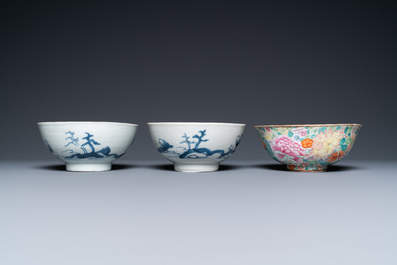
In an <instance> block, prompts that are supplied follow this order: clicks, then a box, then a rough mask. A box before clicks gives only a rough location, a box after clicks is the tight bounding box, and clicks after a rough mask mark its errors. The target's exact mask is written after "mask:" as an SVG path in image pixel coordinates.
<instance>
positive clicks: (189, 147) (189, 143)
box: [179, 133, 196, 150]
mask: <svg viewBox="0 0 397 265" xmlns="http://www.w3.org/2000/svg"><path fill="white" fill-rule="evenodd" d="M182 138H185V140H184V141H182V142H179V143H180V144H183V143H186V144H187V146H188V150H190V149H192V148H191V144H195V143H196V142H194V141H193V142H191V141H189V138H190V137H189V136H187V135H186V133H185V134H184V135H183V136H182Z"/></svg>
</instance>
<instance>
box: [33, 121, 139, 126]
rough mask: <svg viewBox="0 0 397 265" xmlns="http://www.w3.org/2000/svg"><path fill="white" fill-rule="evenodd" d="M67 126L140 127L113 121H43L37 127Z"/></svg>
mask: <svg viewBox="0 0 397 265" xmlns="http://www.w3.org/2000/svg"><path fill="white" fill-rule="evenodd" d="M65 124H109V125H116V124H117V125H126V126H134V127H137V126H139V125H138V124H135V123H127V122H113V121H41V122H38V123H37V125H65Z"/></svg>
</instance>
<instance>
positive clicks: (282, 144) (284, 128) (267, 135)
mask: <svg viewBox="0 0 397 265" xmlns="http://www.w3.org/2000/svg"><path fill="white" fill-rule="evenodd" d="M255 128H256V129H257V130H258V133H259V137H260V138H261V140H262V143H263V145H264V147H265V148H266V151H267V152H268V153H269V155H270V156H271V157H272V158H273V159H274V160H276V161H278V162H281V163H283V164H286V165H287V168H288V169H289V170H291V171H314V172H316V171H325V170H326V169H327V166H328V165H331V164H334V163H336V162H338V161H339V160H341V159H342V158H343V157H345V156H346V155H347V154H348V153H349V152H350V150H351V149H352V147H353V144H354V141H355V140H356V137H357V134H358V131H359V130H360V128H361V125H360V124H305V125H258V126H255Z"/></svg>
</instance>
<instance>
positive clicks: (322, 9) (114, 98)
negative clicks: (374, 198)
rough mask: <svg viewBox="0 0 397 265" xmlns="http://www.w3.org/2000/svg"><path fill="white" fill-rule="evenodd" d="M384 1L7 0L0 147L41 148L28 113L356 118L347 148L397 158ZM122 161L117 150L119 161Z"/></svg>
mask: <svg viewBox="0 0 397 265" xmlns="http://www.w3.org/2000/svg"><path fill="white" fill-rule="evenodd" d="M389 2H390V1H354V2H351V1H350V2H349V1H343V2H341V3H340V4H339V3H337V2H334V1H332V2H331V1H330V2H321V3H318V2H317V1H313V2H299V3H298V2H295V1H272V2H270V1H263V2H259V1H244V2H242V1H241V2H237V1H230V2H229V1H227V2H226V1H225V2H219V1H216V2H203V1H195V2H191V1H181V2H170V1H142V2H130V3H126V2H115V1H112V2H110V1H109V2H107V1H95V2H84V3H77V2H73V1H68V2H63V3H62V2H57V1H54V2H43V1H34V2H25V3H24V2H17V3H16V2H14V3H12V4H8V5H6V6H4V7H2V10H1V12H2V13H3V14H1V20H2V22H1V39H2V40H1V42H0V56H1V60H0V67H1V69H0V71H1V72H0V74H1V77H0V82H1V83H0V86H1V92H0V93H1V95H0V99H1V104H0V108H1V112H0V113H1V114H0V115H1V116H2V117H1V121H2V123H1V128H2V130H1V138H2V152H1V153H0V158H1V159H48V158H49V157H51V155H50V154H49V153H48V152H47V151H46V150H45V147H44V145H43V143H42V141H41V138H40V135H39V132H38V129H37V127H36V122H38V121H65V120H94V121H123V122H132V123H137V124H139V125H140V128H139V129H138V134H137V136H136V139H135V142H134V145H133V147H132V148H131V149H130V151H129V152H128V153H127V154H126V156H125V157H124V158H123V159H130V160H133V159H135V160H138V159H162V158H161V156H160V155H159V154H157V151H156V150H155V148H154V147H153V144H152V142H151V140H150V136H149V132H148V129H147V126H146V122H149V121H220V122H240V123H246V124H247V128H246V133H245V136H244V139H243V142H242V144H241V145H240V147H239V149H238V150H237V152H236V154H235V155H234V156H233V157H232V158H231V159H236V160H237V159H240V160H250V159H262V158H264V159H270V158H269V157H268V156H267V155H266V154H265V151H264V150H263V147H262V146H261V144H260V142H259V138H258V137H257V135H256V131H255V130H254V129H253V127H252V126H254V125H257V124H290V123H294V124H296V123H347V122H354V123H361V124H363V125H364V127H363V129H362V131H361V132H360V135H359V137H358V138H357V142H356V145H355V147H354V148H353V151H352V153H351V154H350V159H372V158H379V159H384V158H391V159H395V158H396V157H397V155H396V154H397V152H395V149H396V147H397V145H396V143H395V141H394V140H393V138H394V135H395V132H396V129H397V125H396V122H395V115H396V113H397V107H396V103H395V101H396V83H397V76H396V69H397V60H396V59H397V56H396V47H397V35H396V32H397V31H396V30H397V28H396V16H395V14H396V11H397V8H396V5H395V4H393V5H392V4H390V3H389ZM125 161H126V160H125Z"/></svg>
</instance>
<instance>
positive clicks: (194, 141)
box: [148, 123, 245, 164]
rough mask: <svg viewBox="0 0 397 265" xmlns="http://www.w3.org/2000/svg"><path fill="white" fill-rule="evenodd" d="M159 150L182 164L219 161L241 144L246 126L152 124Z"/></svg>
mask: <svg viewBox="0 0 397 265" xmlns="http://www.w3.org/2000/svg"><path fill="white" fill-rule="evenodd" d="M148 126H149V131H150V135H151V137H152V140H153V143H154V145H155V147H156V149H157V150H158V151H159V152H160V153H161V154H162V155H163V156H164V157H165V158H166V159H168V160H170V161H172V162H174V163H179V164H193V163H194V164H208V163H214V164H218V163H220V162H221V161H223V160H225V159H226V158H228V157H230V156H231V155H232V154H233V153H234V151H235V150H236V148H237V146H238V145H239V143H240V141H241V139H242V136H243V132H244V128H245V125H230V124H229V125H221V124H207V123H202V124H191V123H189V124H172V125H171V124H162V123H160V124H148Z"/></svg>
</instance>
